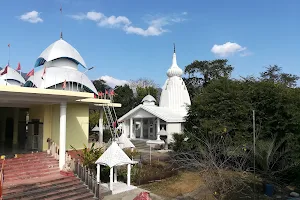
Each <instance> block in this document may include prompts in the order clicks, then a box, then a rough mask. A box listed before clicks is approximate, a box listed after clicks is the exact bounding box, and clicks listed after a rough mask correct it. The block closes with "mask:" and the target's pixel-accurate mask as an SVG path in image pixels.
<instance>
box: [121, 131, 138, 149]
mask: <svg viewBox="0 0 300 200" xmlns="http://www.w3.org/2000/svg"><path fill="white" fill-rule="evenodd" d="M117 141H118V143H119V144H121V145H122V148H123V149H125V148H135V146H134V144H132V142H131V141H130V140H129V138H128V137H127V136H126V135H125V133H122V135H121V136H120V137H119V138H118V139H117Z"/></svg>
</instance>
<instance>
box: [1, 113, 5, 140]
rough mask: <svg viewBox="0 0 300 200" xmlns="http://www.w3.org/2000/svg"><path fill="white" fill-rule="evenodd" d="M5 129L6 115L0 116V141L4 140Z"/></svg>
mask: <svg viewBox="0 0 300 200" xmlns="http://www.w3.org/2000/svg"><path fill="white" fill-rule="evenodd" d="M5 129H6V116H2V119H1V130H0V134H1V141H2V142H5Z"/></svg>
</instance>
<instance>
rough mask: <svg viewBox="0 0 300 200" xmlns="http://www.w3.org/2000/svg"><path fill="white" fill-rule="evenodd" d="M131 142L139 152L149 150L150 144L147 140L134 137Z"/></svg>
mask: <svg viewBox="0 0 300 200" xmlns="http://www.w3.org/2000/svg"><path fill="white" fill-rule="evenodd" d="M131 142H132V144H134V146H135V148H136V149H137V150H138V151H139V152H149V146H148V145H147V144H146V140H140V139H136V140H135V139H132V140H131Z"/></svg>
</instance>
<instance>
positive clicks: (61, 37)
mask: <svg viewBox="0 0 300 200" xmlns="http://www.w3.org/2000/svg"><path fill="white" fill-rule="evenodd" d="M59 11H60V39H63V33H62V6H60V9H59Z"/></svg>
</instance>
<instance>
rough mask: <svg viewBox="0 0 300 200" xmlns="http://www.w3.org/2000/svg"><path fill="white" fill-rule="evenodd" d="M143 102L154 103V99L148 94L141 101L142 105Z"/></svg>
mask: <svg viewBox="0 0 300 200" xmlns="http://www.w3.org/2000/svg"><path fill="white" fill-rule="evenodd" d="M144 102H149V103H150V102H156V100H155V98H154V97H153V96H151V95H150V94H148V95H147V96H145V97H144V98H143V100H142V103H144Z"/></svg>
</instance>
